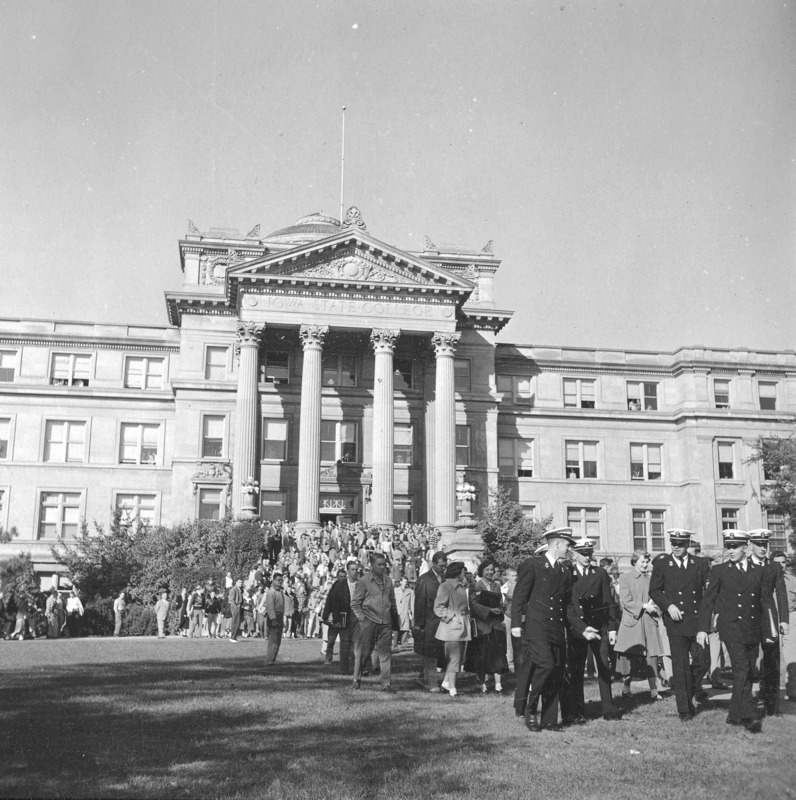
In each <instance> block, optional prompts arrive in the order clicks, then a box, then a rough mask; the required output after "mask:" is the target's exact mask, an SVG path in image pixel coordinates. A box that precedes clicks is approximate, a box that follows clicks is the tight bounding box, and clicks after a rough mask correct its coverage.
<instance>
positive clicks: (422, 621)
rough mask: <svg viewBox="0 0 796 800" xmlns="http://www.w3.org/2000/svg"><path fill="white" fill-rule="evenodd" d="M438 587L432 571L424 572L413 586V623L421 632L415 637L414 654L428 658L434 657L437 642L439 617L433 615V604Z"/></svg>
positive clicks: (436, 652) (437, 649) (437, 581)
mask: <svg viewBox="0 0 796 800" xmlns="http://www.w3.org/2000/svg"><path fill="white" fill-rule="evenodd" d="M439 587H440V579H439V578H438V577H437V573H436V572H434V570H433V569H430V570H429V571H428V572H424V573H423V574H422V575H421V576H420V577H419V578H418V580H417V584H416V586H415V619H414V623H415V625H416V626H417V627H418V628H421V629H422V630H423V633H422V634H421V635H420V636H416V637H415V652H416V653H418V654H419V655H425V656H428V657H429V658H431V657H436V656H437V654H438V651H439V647H440V645H439V642H438V641H437V640H436V639H435V638H434V637H435V636H436V633H437V628H438V627H439V617H438V616H437V615H436V614H435V613H434V603H435V601H436V599H437V592H438V591H439Z"/></svg>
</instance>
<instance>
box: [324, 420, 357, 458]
mask: <svg viewBox="0 0 796 800" xmlns="http://www.w3.org/2000/svg"><path fill="white" fill-rule="evenodd" d="M358 427H359V426H358V425H357V423H356V422H335V421H333V420H322V421H321V461H325V462H326V463H327V464H328V463H334V462H335V461H342V462H344V463H358V462H359V451H358V447H357V441H358V438H359V437H358V436H357V433H358Z"/></svg>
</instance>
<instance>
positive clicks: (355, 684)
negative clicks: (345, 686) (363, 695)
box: [351, 678, 361, 690]
mask: <svg viewBox="0 0 796 800" xmlns="http://www.w3.org/2000/svg"><path fill="white" fill-rule="evenodd" d="M360 683H361V681H358V680H357V679H356V678H354V683H353V685H352V686H351V688H352V689H355V690H358V689H359V686H360Z"/></svg>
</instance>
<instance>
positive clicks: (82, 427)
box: [44, 420, 86, 461]
mask: <svg viewBox="0 0 796 800" xmlns="http://www.w3.org/2000/svg"><path fill="white" fill-rule="evenodd" d="M85 442H86V423H85V422H72V421H69V420H47V422H46V423H45V426H44V460H45V461H83V455H84V452H85Z"/></svg>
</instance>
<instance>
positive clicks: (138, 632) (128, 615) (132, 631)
mask: <svg viewBox="0 0 796 800" xmlns="http://www.w3.org/2000/svg"><path fill="white" fill-rule="evenodd" d="M157 632H158V621H157V619H156V617H155V609H154V608H153V607H152V606H149V605H144V604H143V603H133V604H131V605H129V606H127V610H126V611H125V614H124V620H123V622H122V633H123V634H124V635H125V636H156V635H157Z"/></svg>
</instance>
